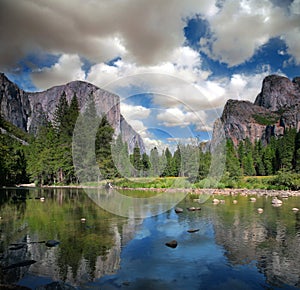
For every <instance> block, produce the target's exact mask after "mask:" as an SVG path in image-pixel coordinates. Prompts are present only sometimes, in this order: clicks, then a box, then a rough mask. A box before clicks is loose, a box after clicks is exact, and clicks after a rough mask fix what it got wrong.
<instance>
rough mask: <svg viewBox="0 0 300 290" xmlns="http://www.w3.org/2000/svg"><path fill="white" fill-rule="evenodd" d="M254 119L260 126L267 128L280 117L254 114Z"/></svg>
mask: <svg viewBox="0 0 300 290" xmlns="http://www.w3.org/2000/svg"><path fill="white" fill-rule="evenodd" d="M252 117H253V118H254V120H255V121H256V122H257V123H258V124H260V125H265V126H268V125H273V124H275V123H276V122H277V121H278V119H279V116H278V115H275V114H269V115H265V114H264V115H260V114H254V115H253V116H252Z"/></svg>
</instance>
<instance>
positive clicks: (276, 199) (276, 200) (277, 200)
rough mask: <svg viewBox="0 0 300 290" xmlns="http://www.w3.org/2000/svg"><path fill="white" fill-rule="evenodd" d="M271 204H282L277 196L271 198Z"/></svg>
mask: <svg viewBox="0 0 300 290" xmlns="http://www.w3.org/2000/svg"><path fill="white" fill-rule="evenodd" d="M272 205H274V206H281V205H282V200H280V199H278V198H277V197H274V198H273V199H272Z"/></svg>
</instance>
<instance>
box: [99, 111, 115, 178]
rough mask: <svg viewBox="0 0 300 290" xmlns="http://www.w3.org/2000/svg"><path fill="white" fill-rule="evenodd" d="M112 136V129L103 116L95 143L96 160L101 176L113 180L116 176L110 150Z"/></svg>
mask: <svg viewBox="0 0 300 290" xmlns="http://www.w3.org/2000/svg"><path fill="white" fill-rule="evenodd" d="M113 135H114V129H113V128H112V127H111V125H110V124H109V122H108V120H107V117H106V116H105V115H104V116H103V117H102V119H101V121H100V124H99V129H98V131H97V134H96V141H95V150H96V159H97V162H98V165H99V168H100V172H101V175H102V177H104V178H113V177H114V176H115V175H116V168H115V166H114V162H113V158H112V150H111V144H112V141H113Z"/></svg>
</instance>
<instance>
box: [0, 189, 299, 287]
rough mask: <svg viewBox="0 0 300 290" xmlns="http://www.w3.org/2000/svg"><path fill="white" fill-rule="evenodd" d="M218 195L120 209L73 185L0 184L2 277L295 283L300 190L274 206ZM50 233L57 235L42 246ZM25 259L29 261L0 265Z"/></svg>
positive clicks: (123, 283) (96, 282)
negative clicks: (161, 209)
mask: <svg viewBox="0 0 300 290" xmlns="http://www.w3.org/2000/svg"><path fill="white" fill-rule="evenodd" d="M95 193H96V194H95V196H104V195H105V192H99V190H97V191H96V192H95ZM144 194H145V193H144ZM41 197H44V200H43V199H40V198H41ZM224 199H225V203H224V204H219V205H213V204H212V202H211V200H212V198H211V199H210V200H208V201H207V202H206V203H205V204H203V205H201V208H202V210H200V211H196V212H190V211H188V210H186V208H188V207H190V206H196V204H195V203H194V202H193V201H192V199H189V198H186V199H185V200H183V201H182V202H181V203H180V204H179V205H178V206H179V207H182V208H183V209H184V212H183V213H181V214H176V213H175V212H174V210H170V211H167V212H165V213H163V214H160V215H157V216H153V217H149V218H145V219H127V218H122V217H117V216H114V215H112V214H111V213H109V212H106V211H104V210H103V209H102V208H100V207H98V206H97V205H96V204H95V203H94V202H93V201H92V200H91V199H90V198H89V197H88V196H87V195H86V194H85V193H84V192H83V191H82V190H80V189H43V190H41V189H30V190H23V189H3V190H0V216H1V220H0V230H1V232H0V234H1V240H0V264H1V267H2V269H1V271H0V284H1V283H2V284H5V283H6V284H10V283H19V284H20V285H25V286H28V287H31V288H32V289H35V287H37V286H40V285H45V284H47V283H49V282H51V281H55V280H61V281H64V282H67V283H69V284H71V285H73V286H78V287H79V289H95V288H96V289H99V288H100V289H118V288H120V287H126V288H127V289H140V288H144V289H279V288H280V289H295V288H296V287H300V266H299V265H300V247H299V245H300V243H299V242H300V214H299V213H294V212H293V211H292V210H291V209H292V208H293V207H299V205H300V204H299V202H300V199H299V198H296V197H291V198H289V199H287V200H285V201H284V204H283V205H282V207H280V208H274V207H272V205H271V198H267V197H259V198H257V201H256V202H249V197H245V196H238V197H235V199H237V200H238V203H237V204H233V203H232V201H233V198H232V197H230V196H228V197H224ZM198 206H199V205H198ZM257 208H263V209H264V211H263V213H262V214H259V213H258V212H257ZM148 210H149V209H148ZM82 218H85V222H82V220H81V219H82ZM188 229H199V231H197V232H194V233H188V232H187V230H188ZM51 239H53V240H57V241H60V244H59V245H58V246H56V247H46V245H45V241H47V240H51ZM172 239H176V240H177V241H178V247H177V248H176V249H170V248H167V247H166V246H165V242H167V241H170V240H172ZM32 260H34V261H36V263H32V264H28V265H26V266H22V267H14V268H11V269H5V267H7V266H10V265H13V264H15V263H22V262H24V261H32Z"/></svg>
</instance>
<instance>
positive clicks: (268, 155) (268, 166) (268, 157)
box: [263, 144, 275, 175]
mask: <svg viewBox="0 0 300 290" xmlns="http://www.w3.org/2000/svg"><path fill="white" fill-rule="evenodd" d="M274 159H275V149H274V148H273V146H272V145H271V144H268V145H267V146H266V147H265V148H264V150H263V163H264V168H265V174H266V175H272V174H274V170H275V168H274Z"/></svg>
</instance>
